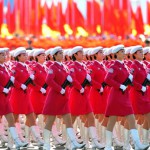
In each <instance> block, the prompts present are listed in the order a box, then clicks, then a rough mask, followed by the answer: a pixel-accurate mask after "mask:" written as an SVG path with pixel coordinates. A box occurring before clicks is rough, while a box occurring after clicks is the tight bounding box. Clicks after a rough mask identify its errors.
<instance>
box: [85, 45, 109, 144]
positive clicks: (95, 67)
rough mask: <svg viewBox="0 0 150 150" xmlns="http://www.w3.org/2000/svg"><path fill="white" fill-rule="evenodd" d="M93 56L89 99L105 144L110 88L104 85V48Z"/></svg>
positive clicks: (94, 51)
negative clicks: (106, 114)
mask: <svg viewBox="0 0 150 150" xmlns="http://www.w3.org/2000/svg"><path fill="white" fill-rule="evenodd" d="M91 55H92V57H94V59H95V60H94V61H93V63H92V64H91V65H89V66H88V68H89V71H90V75H91V78H92V87H91V89H90V93H89V98H90V103H91V105H92V109H93V112H94V114H95V117H96V119H97V128H98V131H99V130H100V128H102V133H100V134H101V137H100V139H101V141H102V143H104V142H105V138H104V137H105V134H104V132H105V128H106V126H107V120H108V119H107V117H105V115H104V114H105V111H106V106H107V97H108V92H109V90H108V88H107V87H105V88H103V86H102V83H103V82H104V78H105V76H106V69H105V66H104V65H103V63H102V61H103V59H104V54H103V48H102V47H96V48H93V49H92V50H91Z"/></svg>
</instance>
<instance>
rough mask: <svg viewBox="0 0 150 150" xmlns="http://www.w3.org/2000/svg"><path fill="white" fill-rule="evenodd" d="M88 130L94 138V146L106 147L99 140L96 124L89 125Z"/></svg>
mask: <svg viewBox="0 0 150 150" xmlns="http://www.w3.org/2000/svg"><path fill="white" fill-rule="evenodd" d="M88 131H89V136H90V138H91V139H92V148H98V149H101V148H104V147H105V146H104V145H102V144H100V143H99V142H98V137H97V133H96V128H95V127H94V126H93V127H89V128H88Z"/></svg>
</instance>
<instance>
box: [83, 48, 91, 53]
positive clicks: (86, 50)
mask: <svg viewBox="0 0 150 150" xmlns="http://www.w3.org/2000/svg"><path fill="white" fill-rule="evenodd" d="M90 49H91V48H84V49H83V55H88V51H89V50H90Z"/></svg>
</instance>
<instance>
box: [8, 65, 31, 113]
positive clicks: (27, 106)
mask: <svg viewBox="0 0 150 150" xmlns="http://www.w3.org/2000/svg"><path fill="white" fill-rule="evenodd" d="M12 75H13V76H14V77H15V83H14V88H13V89H12V93H11V97H10V102H11V105H12V108H13V113H14V114H30V113H32V112H33V108H32V104H31V101H30V95H29V94H30V90H29V88H27V89H26V91H24V90H22V88H21V84H24V83H25V82H26V80H27V79H28V78H29V76H30V75H29V73H28V70H27V67H26V65H22V64H21V63H17V64H16V66H15V67H13V68H12Z"/></svg>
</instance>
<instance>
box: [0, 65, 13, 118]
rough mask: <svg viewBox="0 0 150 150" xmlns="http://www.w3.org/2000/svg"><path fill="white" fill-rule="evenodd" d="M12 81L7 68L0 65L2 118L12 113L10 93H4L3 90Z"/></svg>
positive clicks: (0, 107)
mask: <svg viewBox="0 0 150 150" xmlns="http://www.w3.org/2000/svg"><path fill="white" fill-rule="evenodd" d="M9 79H10V76H9V74H8V72H7V71H6V68H5V67H3V66H1V65H0V116H2V115H7V114H9V113H12V108H11V105H10V102H9V98H10V92H9V93H8V95H5V93H3V89H4V87H5V86H6V84H7V83H8V81H9Z"/></svg>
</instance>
